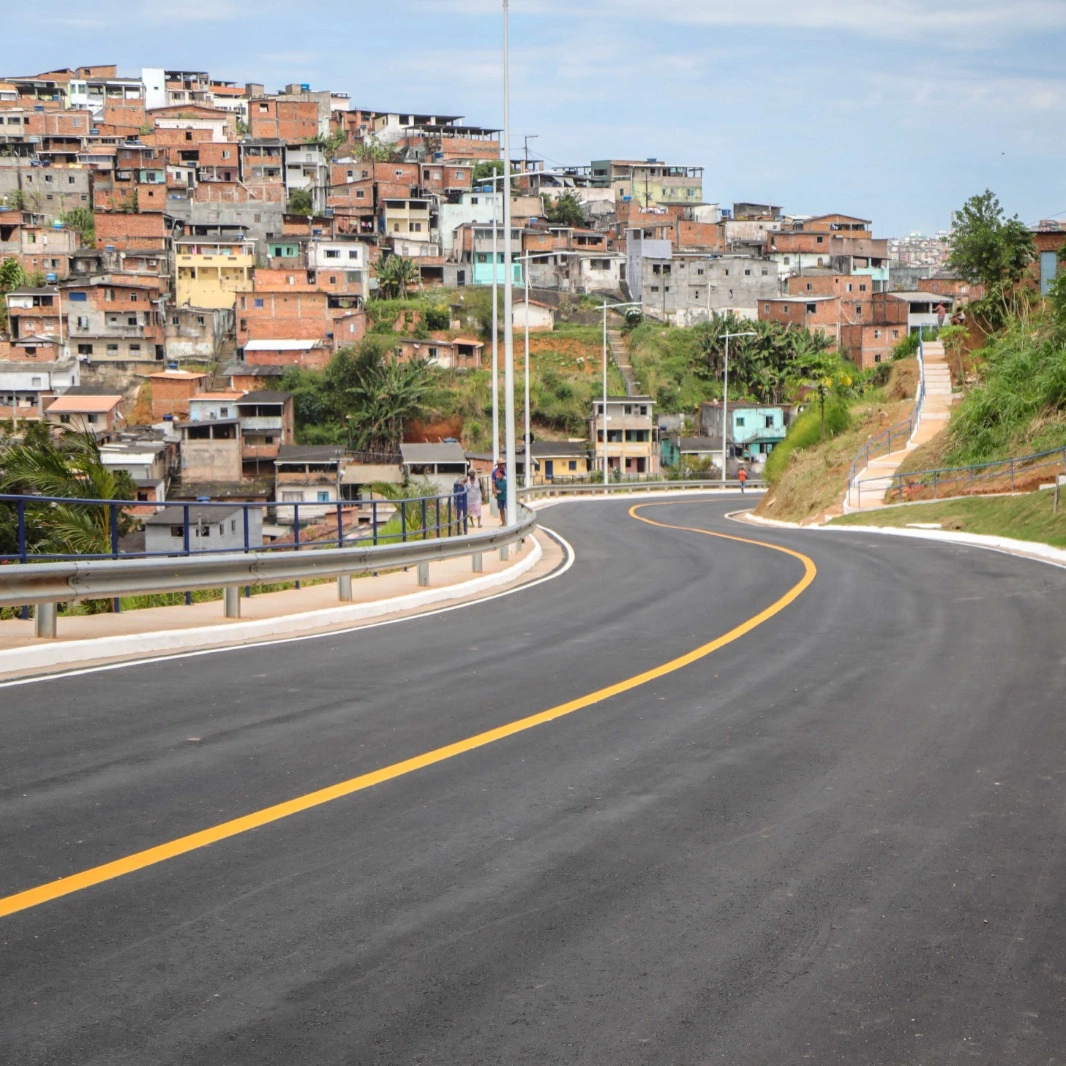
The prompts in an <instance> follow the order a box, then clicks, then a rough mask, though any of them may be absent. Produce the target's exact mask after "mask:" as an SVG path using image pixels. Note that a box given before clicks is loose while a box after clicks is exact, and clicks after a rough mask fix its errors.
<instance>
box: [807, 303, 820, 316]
mask: <svg viewBox="0 0 1066 1066" xmlns="http://www.w3.org/2000/svg"><path fill="white" fill-rule="evenodd" d="M817 310H818V305H817V304H807V314H809V315H813V314H814V312H815V311H817Z"/></svg>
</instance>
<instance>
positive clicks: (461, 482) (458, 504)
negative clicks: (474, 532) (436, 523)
mask: <svg viewBox="0 0 1066 1066" xmlns="http://www.w3.org/2000/svg"><path fill="white" fill-rule="evenodd" d="M452 500H453V501H454V502H453V504H452V506H453V507H454V509H455V523H456V525H457V526H458V527H459V529H460V530H461V531H465V529H466V509H467V498H466V478H465V477H461V478H459V479H458V480H456V481H455V482H454V483H453V484H452Z"/></svg>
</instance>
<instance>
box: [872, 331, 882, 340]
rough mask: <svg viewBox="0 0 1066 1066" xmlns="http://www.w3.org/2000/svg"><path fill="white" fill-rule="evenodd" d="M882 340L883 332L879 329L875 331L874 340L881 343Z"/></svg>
mask: <svg viewBox="0 0 1066 1066" xmlns="http://www.w3.org/2000/svg"><path fill="white" fill-rule="evenodd" d="M880 339H881V331H880V330H879V329H875V330H874V340H875V341H879V340H880Z"/></svg>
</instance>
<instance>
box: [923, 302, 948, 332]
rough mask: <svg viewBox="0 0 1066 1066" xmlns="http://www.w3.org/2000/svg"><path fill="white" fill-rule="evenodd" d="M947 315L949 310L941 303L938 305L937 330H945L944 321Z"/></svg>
mask: <svg viewBox="0 0 1066 1066" xmlns="http://www.w3.org/2000/svg"><path fill="white" fill-rule="evenodd" d="M927 306H928V305H927ZM947 313H948V309H947V308H946V307H945V306H944V305H943V304H942V303H939V304H937V305H936V328H937V329H943V328H944V319H945V317H946V316H947Z"/></svg>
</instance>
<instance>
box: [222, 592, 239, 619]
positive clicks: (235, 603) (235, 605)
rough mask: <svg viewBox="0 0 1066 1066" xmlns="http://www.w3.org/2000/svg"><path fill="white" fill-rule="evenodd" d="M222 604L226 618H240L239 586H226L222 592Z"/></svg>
mask: <svg viewBox="0 0 1066 1066" xmlns="http://www.w3.org/2000/svg"><path fill="white" fill-rule="evenodd" d="M222 603H223V607H224V609H225V613H226V617H227V618H240V616H241V589H240V586H239V585H232V586H227V587H226V588H224V589H223V590H222Z"/></svg>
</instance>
